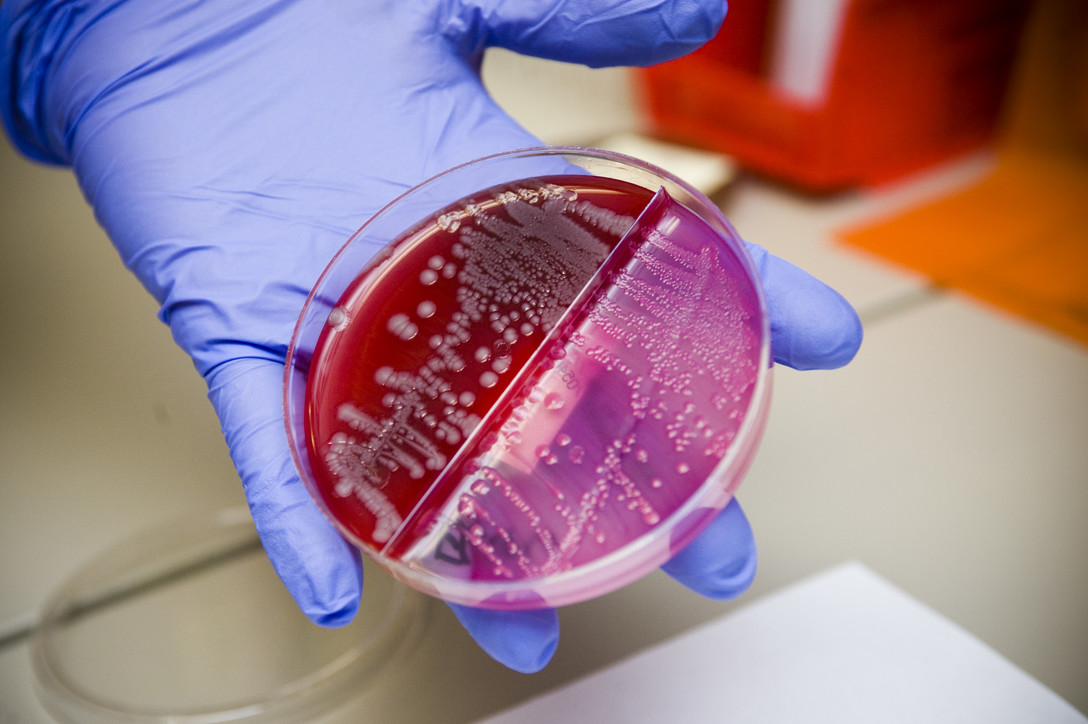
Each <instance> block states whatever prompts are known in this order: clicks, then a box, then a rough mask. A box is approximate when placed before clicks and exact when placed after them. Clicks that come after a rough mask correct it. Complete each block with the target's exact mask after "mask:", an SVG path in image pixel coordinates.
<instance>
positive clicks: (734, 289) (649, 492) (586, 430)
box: [285, 148, 770, 609]
mask: <svg viewBox="0 0 1088 724" xmlns="http://www.w3.org/2000/svg"><path fill="white" fill-rule="evenodd" d="M423 209H426V211H423ZM379 245H381V247H382V250H381V251H380V252H379V253H378V254H377V256H375V258H374V259H368V258H367V257H368V256H369V255H370V254H372V253H373V252H374V249H375V247H377V246H379ZM768 340H769V332H768V326H767V315H766V311H765V305H764V300H763V296H762V292H761V290H760V286H759V283H758V278H757V276H756V273H755V271H754V268H753V266H752V264H751V261H750V259H749V258H748V256H747V252H746V250H745V248H744V245H743V243H742V242H740V240H739V239H738V238H737V236H736V234H735V233H734V232H733V230H732V229H731V227H730V226H729V224H728V222H727V221H726V220H725V219H724V218H723V217H722V216H721V213H720V212H719V211H718V209H717V208H716V207H715V206H714V205H713V204H712V203H711V202H710V201H709V200H707V199H705V198H704V197H702V196H701V194H699V193H698V192H697V191H695V190H693V189H691V188H690V187H688V186H687V185H685V184H684V183H683V182H681V181H679V180H677V179H675V178H673V177H671V176H669V175H668V174H666V173H665V172H663V171H661V170H660V169H656V168H654V167H652V166H649V165H648V164H644V163H642V162H640V161H637V160H635V159H630V158H627V157H622V156H619V155H617V154H611V153H608V152H605V151H596V150H590V149H564V148H546V149H528V150H522V151H516V152H511V153H508V154H499V155H497V156H494V157H489V158H485V159H481V160H480V161H476V162H473V163H470V164H466V165H465V166H462V167H459V168H457V169H453V170H452V171H449V172H447V173H446V174H443V175H440V176H438V177H436V178H435V179H432V180H430V181H428V182H425V183H424V184H421V185H420V186H419V187H417V188H416V189H413V190H412V191H410V192H409V193H408V194H406V195H405V196H403V197H401V199H399V200H398V201H395V202H394V203H393V204H391V205H390V206H389V207H387V208H386V209H384V210H383V211H382V212H380V213H379V214H378V215H377V216H376V217H375V218H374V219H372V220H371V221H370V222H368V224H367V225H366V226H364V227H363V228H362V229H360V231H359V232H358V233H357V234H356V235H355V236H354V237H353V238H352V239H351V240H350V241H349V242H348V244H347V245H346V246H345V247H344V249H343V250H342V251H341V252H340V254H339V255H338V256H337V257H336V258H335V259H334V260H333V262H332V263H331V264H330V266H329V268H328V269H327V270H326V272H325V274H324V275H323V277H322V279H321V280H320V281H319V282H318V285H317V286H316V287H315V289H314V291H313V292H312V294H311V296H310V299H309V300H308V302H307V305H306V308H305V309H304V311H303V313H302V316H301V317H300V320H299V325H298V327H297V329H296V333H295V339H294V341H293V344H292V350H291V355H290V358H289V364H288V370H287V376H286V384H285V402H286V414H287V424H288V434H289V437H290V439H291V443H292V449H293V452H294V455H295V459H296V463H297V464H298V467H299V471H300V474H301V476H302V479H303V480H304V482H305V483H306V484H307V486H308V487H309V489H310V491H311V493H312V494H313V496H314V498H315V500H316V501H317V502H318V504H319V505H320V506H321V507H322V509H323V510H324V511H325V512H326V514H327V515H328V516H329V518H330V519H331V520H332V521H333V522H334V523H335V524H336V525H337V526H338V528H339V529H340V530H341V532H342V533H343V534H344V535H345V536H346V537H347V538H348V539H349V540H350V541H352V542H353V543H354V544H355V545H357V546H358V547H360V548H361V549H363V550H364V551H366V552H367V553H369V554H370V555H372V556H373V557H374V558H375V559H376V560H377V561H378V562H379V563H381V564H382V565H383V566H385V567H386V568H387V569H389V570H390V571H391V572H392V573H393V574H394V575H396V576H397V577H398V578H400V579H401V580H404V581H405V582H407V583H409V584H410V585H413V586H415V587H416V588H419V589H420V590H423V591H426V592H428V593H431V594H433V595H436V596H438V597H441V598H444V599H446V600H450V601H454V602H459V603H465V604H469V605H475V606H483V607H490V608H507V609H518V608H533V607H540V606H545V605H549V606H558V605H564V604H568V603H574V602H576V601H580V600H584V599H587V598H590V597H593V596H597V595H601V594H603V593H606V592H608V591H611V590H614V589H616V588H618V587H620V586H622V585H624V584H626V583H629V582H631V581H633V580H635V579H636V578H638V577H640V576H642V575H644V574H645V573H647V572H648V571H649V570H651V569H652V568H654V567H655V566H657V565H660V564H661V563H663V562H665V561H666V560H667V559H668V558H669V557H670V556H671V555H673V554H674V553H675V552H676V551H678V550H679V549H680V548H682V547H683V546H685V545H686V544H687V543H689V542H690V541H691V540H692V539H693V538H694V537H695V536H696V535H697V534H698V533H699V532H700V531H701V530H702V529H703V528H704V527H705V526H706V524H707V523H709V521H710V520H711V519H712V518H713V516H714V515H715V514H716V513H717V512H718V511H719V510H721V508H723V507H724V506H725V505H726V504H727V503H728V501H729V499H730V497H731V496H732V493H733V491H734V489H735V488H736V486H737V485H738V484H739V483H740V480H741V477H742V476H743V473H744V472H745V471H746V469H747V467H748V465H749V464H750V462H751V459H752V456H753V455H754V453H755V449H756V446H757V444H758V440H759V438H760V436H761V434H762V429H763V426H764V423H765V419H766V413H767V407H768V403H769V398H770V356H769V341H768Z"/></svg>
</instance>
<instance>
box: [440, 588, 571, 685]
mask: <svg viewBox="0 0 1088 724" xmlns="http://www.w3.org/2000/svg"><path fill="white" fill-rule="evenodd" d="M449 606H450V608H451V609H453V613H454V615H455V616H456V617H457V620H458V621H460V622H461V625H462V626H464V627H465V630H466V631H468V633H469V635H470V636H472V638H473V640H475V641H476V643H477V644H478V645H479V646H480V648H481V649H483V650H484V652H485V653H487V655H488V656H490V657H491V658H493V659H495V661H497V662H499V663H500V664H502V665H503V666H505V667H506V668H508V669H512V670H513V671H517V672H518V673H521V674H535V673H537V672H539V671H540V670H542V669H543V668H544V667H545V666H547V665H548V663H549V662H550V661H551V660H552V657H553V656H554V655H555V651H556V649H557V648H558V647H559V617H558V614H557V613H556V612H555V609H551V608H544V609H535V610H527V611H493V610H487V609H480V608H472V607H470V606H460V605H457V604H452V603H451V604H449Z"/></svg>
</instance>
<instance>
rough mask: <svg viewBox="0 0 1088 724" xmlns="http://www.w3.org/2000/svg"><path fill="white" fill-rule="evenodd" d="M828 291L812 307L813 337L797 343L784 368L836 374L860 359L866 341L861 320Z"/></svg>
mask: <svg viewBox="0 0 1088 724" xmlns="http://www.w3.org/2000/svg"><path fill="white" fill-rule="evenodd" d="M827 290H828V293H827V294H825V295H824V296H823V297H822V298H821V300H820V301H819V302H818V303H816V304H814V305H813V308H812V311H811V314H812V315H813V325H812V329H813V331H812V333H811V334H807V335H801V336H800V339H799V340H798V339H795V340H794V344H792V345H791V354H789V355H788V356H787V357H786V358H785V359H783V360H782V363H783V364H785V365H787V366H789V367H792V368H794V369H797V370H816V369H821V370H833V369H838V368H840V367H845V366H846V365H847V364H849V363H850V362H851V361H852V360H853V359H854V357H856V356H857V353H858V350H859V349H860V348H861V341H862V338H863V337H864V329H863V327H862V324H861V318H860V317H858V313H857V312H856V311H855V310H854V308H853V306H851V305H850V303H849V302H847V301H846V299H845V298H843V296H842V295H841V294H839V293H838V292H836V291H835V290H833V289H831V288H830V287H828V288H827ZM799 342H800V343H799Z"/></svg>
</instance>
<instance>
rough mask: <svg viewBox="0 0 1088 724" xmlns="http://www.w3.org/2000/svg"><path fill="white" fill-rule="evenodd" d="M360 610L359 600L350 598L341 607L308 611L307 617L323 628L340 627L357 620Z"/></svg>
mask: <svg viewBox="0 0 1088 724" xmlns="http://www.w3.org/2000/svg"><path fill="white" fill-rule="evenodd" d="M358 612H359V601H358V599H355V600H348V601H345V602H344V603H343V605H341V606H340V607H338V608H337V607H329V608H322V609H319V610H310V611H306V612H305V613H306V617H307V618H309V619H310V620H311V621H313V622H314V623H315V624H317V625H318V626H321V627H322V628H340V627H342V626H347V625H348V624H349V623H351V622H352V621H353V620H355V614H357V613H358Z"/></svg>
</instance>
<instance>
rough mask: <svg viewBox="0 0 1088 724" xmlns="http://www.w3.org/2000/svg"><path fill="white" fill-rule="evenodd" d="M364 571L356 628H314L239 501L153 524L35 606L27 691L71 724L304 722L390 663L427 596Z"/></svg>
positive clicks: (419, 619) (421, 617) (413, 630)
mask: <svg viewBox="0 0 1088 724" xmlns="http://www.w3.org/2000/svg"><path fill="white" fill-rule="evenodd" d="M364 565H365V566H368V567H369V566H372V565H373V564H371V563H366V562H364ZM370 573H371V575H370V577H369V578H368V579H367V585H366V590H365V593H364V595H363V601H362V605H361V606H360V610H359V614H358V615H357V616H356V619H355V620H354V621H353V622H352V623H351V624H349V625H347V626H345V627H343V628H339V629H326V628H321V627H319V626H316V625H314V624H313V623H311V622H310V621H309V620H308V619H306V617H305V616H304V615H303V614H302V613H301V612H300V611H299V610H298V608H297V606H296V605H295V603H294V602H293V601H292V600H291V598H290V595H289V594H288V593H287V591H286V589H285V588H284V587H283V584H282V583H281V582H280V581H279V579H278V577H277V576H276V574H275V571H274V570H273V568H272V566H271V564H270V562H269V561H268V559H267V557H266V556H265V554H264V550H263V548H262V547H261V545H260V541H259V540H258V538H257V534H256V530H255V529H254V526H253V523H252V520H251V519H250V516H249V513H248V511H247V510H246V509H245V507H244V506H243V507H238V508H232V509H227V510H222V511H216V512H211V513H205V514H197V515H190V516H186V517H185V518H184V519H178V520H174V521H172V522H167V523H165V524H163V525H159V526H155V527H153V528H150V529H148V530H147V531H146V532H143V533H141V534H138V535H136V536H134V537H132V538H130V539H128V540H125V541H123V542H121V543H120V544H118V545H116V546H115V547H113V548H110V549H109V550H106V551H104V552H103V553H102V554H101V555H99V556H97V557H95V558H94V559H93V560H91V561H90V562H89V563H88V564H86V565H85V566H84V567H82V568H81V569H80V570H78V571H77V572H76V573H75V574H74V575H73V576H72V577H71V578H70V579H69V580H68V581H67V582H66V583H64V584H63V585H62V586H61V587H60V588H59V589H58V590H57V591H56V592H55V593H54V594H53V596H52V597H51V598H50V599H49V600H48V601H47V602H46V604H45V605H44V607H43V608H42V610H41V614H40V619H39V623H38V626H37V628H36V629H35V632H34V634H33V636H32V639H31V650H30V655H31V668H32V671H33V677H34V687H35V693H36V694H37V696H38V698H39V700H40V701H41V703H42V705H43V707H44V708H45V709H46V711H48V712H49V713H50V714H51V715H52V716H54V717H55V718H56V719H57V720H58V721H61V722H78V723H80V724H86V723H91V724H97V723H98V722H102V723H103V724H104V723H106V722H110V723H112V724H117V723H118V722H127V723H131V724H150V723H151V722H175V723H178V724H187V723H195V722H202V723H204V722H239V721H262V722H305V721H312V720H313V719H314V718H315V717H317V716H320V715H321V714H323V713H327V712H330V711H332V710H334V709H336V708H338V707H340V706H343V705H346V704H347V703H349V702H350V701H351V699H352V698H353V697H355V696H357V695H359V694H360V693H361V692H362V691H364V690H365V688H366V686H367V685H368V684H369V683H370V682H371V681H372V680H373V679H374V678H375V677H376V676H377V675H378V673H379V672H380V671H385V670H388V669H389V668H390V667H395V666H396V665H397V662H398V661H399V660H400V659H399V655H400V654H402V653H404V652H406V650H407V649H408V648H409V647H410V646H411V645H412V643H413V642H414V641H415V640H416V634H417V633H418V632H419V631H420V630H421V629H422V627H423V625H424V623H425V620H426V612H427V610H428V607H427V601H428V599H426V598H425V597H423V596H421V595H419V594H418V593H416V592H414V591H412V590H411V589H409V588H407V587H405V586H403V585H401V584H399V583H397V582H396V581H394V580H392V579H390V578H389V577H388V576H383V575H373V574H375V573H378V571H376V570H372V571H370Z"/></svg>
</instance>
